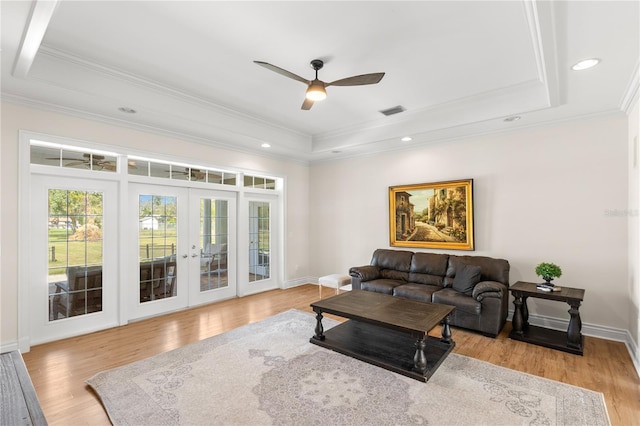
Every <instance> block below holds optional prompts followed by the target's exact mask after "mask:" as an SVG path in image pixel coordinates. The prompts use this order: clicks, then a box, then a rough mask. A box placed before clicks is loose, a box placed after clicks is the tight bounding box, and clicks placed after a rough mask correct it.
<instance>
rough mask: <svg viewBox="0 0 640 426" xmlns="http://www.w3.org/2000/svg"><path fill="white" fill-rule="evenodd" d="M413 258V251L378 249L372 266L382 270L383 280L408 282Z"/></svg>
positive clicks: (374, 254) (372, 260) (374, 253)
mask: <svg viewBox="0 0 640 426" xmlns="http://www.w3.org/2000/svg"><path fill="white" fill-rule="evenodd" d="M412 257H413V252H411V251H404V250H387V249H377V250H376V251H374V252H373V258H372V259H371V264H372V265H373V266H377V267H378V268H380V275H381V276H382V278H389V279H394V280H404V281H408V280H409V271H410V269H411V258H412Z"/></svg>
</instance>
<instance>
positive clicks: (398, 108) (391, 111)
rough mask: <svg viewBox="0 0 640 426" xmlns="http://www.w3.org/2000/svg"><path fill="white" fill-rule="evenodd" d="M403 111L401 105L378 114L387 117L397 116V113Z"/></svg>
mask: <svg viewBox="0 0 640 426" xmlns="http://www.w3.org/2000/svg"><path fill="white" fill-rule="evenodd" d="M403 111H406V110H405V109H404V107H403V106H401V105H398V106H394V107H393V108H389V109H383V110H382V111H380V112H381V113H383V114H384V115H386V116H389V115H393V114H398V113H399V112H403Z"/></svg>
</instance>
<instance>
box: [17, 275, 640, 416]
mask: <svg viewBox="0 0 640 426" xmlns="http://www.w3.org/2000/svg"><path fill="white" fill-rule="evenodd" d="M334 291H335V290H334V289H328V288H319V287H318V286H315V285H303V286H300V287H296V288H292V289H288V290H273V291H269V292H265V293H261V294H256V295H252V296H247V297H244V298H241V299H232V300H227V301H224V302H220V303H215V304H211V305H207V306H202V307H198V308H193V309H189V310H185V311H181V312H176V313H173V314H169V315H165V316H162V317H156V318H151V319H147V320H143V321H138V322H134V323H132V324H129V325H127V326H124V327H117V328H112V329H109V330H105V331H101V332H97V333H92V334H89V335H85V336H80V337H74V338H70V339H66V340H61V341H57V342H52V343H47V344H44V345H39V346H35V347H33V348H31V352H29V353H26V354H24V360H25V363H26V365H27V368H28V370H29V374H30V375H31V380H32V381H33V384H34V387H35V389H36V393H37V395H38V398H39V400H40V404H41V405H42V409H43V411H44V414H45V416H46V418H47V420H48V422H49V424H50V425H103V424H104V425H108V424H110V422H109V419H108V417H107V415H106V413H105V411H104V409H103V408H102V405H101V404H100V402H99V400H98V398H97V396H96V395H95V394H94V393H93V392H92V391H91V389H90V388H89V387H87V386H86V385H85V383H84V381H85V380H86V379H87V378H89V377H91V376H92V375H94V374H95V373H97V372H99V371H102V370H105V369H109V368H114V367H118V366H121V365H125V364H128V363H130V362H133V361H137V360H140V359H143V358H146V357H149V356H152V355H155V354H158V353H161V352H166V351H169V350H171V349H175V348H178V347H180V346H184V345H186V344H188V343H191V342H195V341H198V340H202V339H205V338H207V337H210V336H214V335H216V334H220V333H223V332H225V331H228V330H231V329H233V328H236V327H239V326H241V325H244V324H248V323H252V322H256V321H260V320H262V319H264V318H266V317H269V316H271V315H274V314H277V313H280V312H283V311H286V310H288V309H299V310H303V311H309V312H311V309H310V307H309V304H310V303H311V302H313V301H316V300H318V298H319V297H329V296H331V295H333V294H334ZM320 293H321V294H320ZM328 316H329V317H331V315H328ZM333 318H335V319H339V318H336V317H333ZM510 329H511V324H507V326H506V327H505V329H504V330H503V331H502V333H501V334H500V335H499V336H498V337H497V338H496V339H491V338H488V337H484V336H482V335H479V334H476V333H472V332H467V331H464V330H461V329H458V328H453V339H454V340H455V341H456V347H455V349H454V352H455V353H459V354H462V355H467V356H470V357H473V358H477V359H481V360H484V361H488V362H490V363H493V364H496V365H500V366H503V367H507V368H511V369H514V370H519V371H523V372H526V373H529V374H534V375H537V376H541V377H546V378H548V379H552V380H558V381H561V382H565V383H569V384H572V385H575V386H580V387H584V388H587V389H591V390H595V391H599V392H602V393H604V395H605V400H606V404H607V409H608V411H609V416H610V418H611V422H612V424H613V425H633V424H640V420H639V419H640V379H639V378H638V375H637V373H636V371H635V369H634V367H633V363H632V361H631V358H630V357H629V354H628V352H627V349H626V347H625V345H624V344H623V343H620V342H613V341H609V340H602V339H596V338H591V337H585V349H584V353H585V355H584V356H578V355H571V354H567V353H564V352H558V351H554V350H551V349H546V348H542V347H539V346H535V345H530V344H527V343H524V342H518V341H514V340H510V339H509V338H508V333H509V330H510ZM311 333H312V330H310V334H311ZM436 374H437V373H436Z"/></svg>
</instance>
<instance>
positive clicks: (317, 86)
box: [253, 59, 384, 110]
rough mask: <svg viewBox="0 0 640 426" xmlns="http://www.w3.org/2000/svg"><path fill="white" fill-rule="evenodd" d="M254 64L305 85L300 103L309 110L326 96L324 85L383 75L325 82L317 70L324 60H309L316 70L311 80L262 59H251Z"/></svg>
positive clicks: (365, 81) (373, 81)
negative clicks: (320, 78)
mask: <svg viewBox="0 0 640 426" xmlns="http://www.w3.org/2000/svg"><path fill="white" fill-rule="evenodd" d="M253 62H254V63H255V64H257V65H260V66H261V67H264V68H267V69H269V70H271V71H273V72H277V73H278V74H281V75H284V76H285V77H289V78H291V79H293V80H297V81H299V82H301V83H304V84H306V85H307V92H306V93H305V100H304V102H303V103H302V107H301V108H302V109H303V110H309V109H311V107H312V106H313V103H314V102H315V101H321V100H323V99H325V98H326V97H327V91H326V90H325V87H328V86H363V85H366V84H376V83H379V82H380V80H382V77H384V73H383V72H378V73H373V74H362V75H356V76H353V77H347V78H342V79H340V80H336V81H333V82H331V83H325V82H324V81H322V80H319V79H318V70H320V69H322V67H323V66H324V62H323V61H322V60H320V59H314V60H313V61H311V67H312V68H313V69H314V70H315V72H316V78H315V79H313V80H307V79H305V78H303V77H300V76H299V75H297V74H294V73H292V72H290V71H287V70H285V69H282V68H280V67H277V66H275V65H271V64H269V63H267V62H262V61H253Z"/></svg>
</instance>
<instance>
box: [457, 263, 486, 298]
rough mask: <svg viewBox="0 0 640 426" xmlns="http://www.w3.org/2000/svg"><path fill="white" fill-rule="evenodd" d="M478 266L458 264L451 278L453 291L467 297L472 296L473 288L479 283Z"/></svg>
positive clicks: (479, 270)
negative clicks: (454, 274)
mask: <svg viewBox="0 0 640 426" xmlns="http://www.w3.org/2000/svg"><path fill="white" fill-rule="evenodd" d="M480 272H481V269H480V267H479V266H475V265H466V264H464V263H463V264H460V265H459V267H458V270H457V271H456V276H455V277H454V278H453V289H454V290H456V291H459V292H460V293H464V294H466V295H467V296H471V295H472V294H473V288H474V287H475V286H476V284H478V283H479V282H480Z"/></svg>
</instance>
